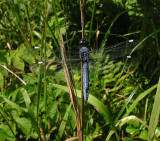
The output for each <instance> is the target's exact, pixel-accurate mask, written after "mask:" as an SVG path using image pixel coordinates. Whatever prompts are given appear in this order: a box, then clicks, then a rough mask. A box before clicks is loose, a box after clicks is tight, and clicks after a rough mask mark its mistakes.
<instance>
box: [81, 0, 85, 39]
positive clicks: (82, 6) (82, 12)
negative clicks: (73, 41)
mask: <svg viewBox="0 0 160 141" xmlns="http://www.w3.org/2000/svg"><path fill="white" fill-rule="evenodd" d="M80 10H81V26H82V39H84V37H85V20H84V19H85V18H84V17H85V0H80Z"/></svg>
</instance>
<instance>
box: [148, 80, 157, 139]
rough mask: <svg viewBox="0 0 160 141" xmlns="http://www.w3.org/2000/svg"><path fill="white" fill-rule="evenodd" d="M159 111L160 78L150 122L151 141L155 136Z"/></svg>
mask: <svg viewBox="0 0 160 141" xmlns="http://www.w3.org/2000/svg"><path fill="white" fill-rule="evenodd" d="M159 112H160V78H159V82H158V87H157V92H156V96H155V100H154V104H153V109H152V113H151V118H150V122H149V136H148V140H149V141H151V140H152V139H153V137H154V134H155V130H156V127H157V125H158V121H159Z"/></svg>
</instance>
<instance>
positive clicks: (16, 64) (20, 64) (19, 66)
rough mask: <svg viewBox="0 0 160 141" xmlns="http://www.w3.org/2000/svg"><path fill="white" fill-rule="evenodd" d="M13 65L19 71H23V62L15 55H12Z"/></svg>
mask: <svg viewBox="0 0 160 141" xmlns="http://www.w3.org/2000/svg"><path fill="white" fill-rule="evenodd" d="M13 66H14V67H15V68H17V69H19V70H21V71H24V62H23V60H22V59H20V58H19V57H17V56H14V57H13Z"/></svg>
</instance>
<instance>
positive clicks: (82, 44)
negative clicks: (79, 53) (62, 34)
mask: <svg viewBox="0 0 160 141" xmlns="http://www.w3.org/2000/svg"><path fill="white" fill-rule="evenodd" d="M88 44H89V43H88V41H87V40H86V39H85V38H84V39H82V40H80V42H79V45H80V46H88Z"/></svg>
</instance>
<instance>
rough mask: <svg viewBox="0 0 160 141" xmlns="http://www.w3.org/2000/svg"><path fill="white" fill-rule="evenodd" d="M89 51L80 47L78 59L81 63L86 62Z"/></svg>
mask: <svg viewBox="0 0 160 141" xmlns="http://www.w3.org/2000/svg"><path fill="white" fill-rule="evenodd" d="M88 55H89V50H88V48H87V47H82V48H81V49H80V59H81V61H82V62H87V61H88Z"/></svg>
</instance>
